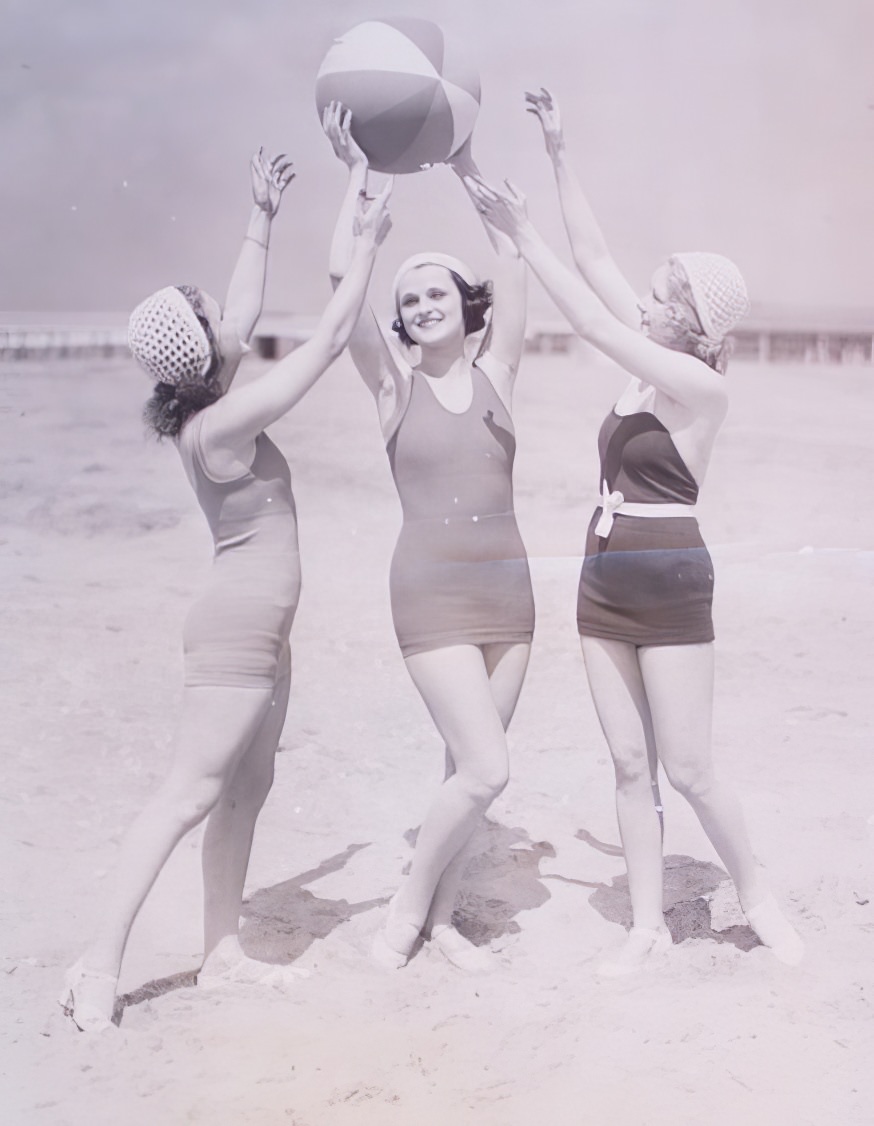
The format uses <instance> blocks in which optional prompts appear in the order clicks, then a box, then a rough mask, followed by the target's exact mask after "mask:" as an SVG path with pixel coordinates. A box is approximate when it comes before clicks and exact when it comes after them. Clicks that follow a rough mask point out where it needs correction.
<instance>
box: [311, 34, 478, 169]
mask: <svg viewBox="0 0 874 1126" xmlns="http://www.w3.org/2000/svg"><path fill="white" fill-rule="evenodd" d="M479 99H480V85H479V77H478V75H477V73H476V71H475V70H474V69H473V68H472V67H471V65H470V64H469V63H468V62H467V61H466V59H465V58H464V54H463V52H459V51H458V50H457V49H456V48H455V47H454V46H453V45H452V44H451V43H450V42H449V41H448V40H446V39H445V37H444V35H443V32H442V31H441V29H440V28H439V27H438V26H437V25H436V24H433V23H431V22H430V21H429V20H422V19H417V18H414V17H412V16H392V17H390V18H387V19H378V20H368V21H367V22H366V23H361V24H358V25H357V26H356V27H353V28H352V29H351V31H347V32H346V34H345V35H341V36H340V38H339V39H337V40H335V41H334V45H333V46H332V47H331V49H330V50H329V51H328V53H327V55H326V56H325V60H324V62H323V63H322V66H321V69H320V70H319V73H318V76H317V77H316V105H317V106H318V110H319V114H320V115H321V114H322V112H323V110H324V108H325V106H327V105H328V103H329V102H332V101H338V102H342V103H343V105H344V106H346V107H348V109H350V110H351V111H352V136H353V137H354V138H355V140H356V141H357V142H358V144H359V145H360V146H361V148H362V149H363V150H364V152H365V153H366V154H367V158H368V161H369V163H370V166H371V168H374V169H375V170H376V171H377V172H391V173H395V172H418V171H420V170H421V169H422V168H423V167H427V166H428V165H430V164H438V163H440V162H441V161H445V160H446V159H447V158H448V157H450V156H452V155H453V154H454V153H456V152H457V151H458V150H459V149H460V148H461V146H462V145H463V144H464V142H465V141H466V140H467V138H468V137H469V136H470V134H471V132H472V131H473V126H474V123H475V121H476V115H477V112H478V111H479Z"/></svg>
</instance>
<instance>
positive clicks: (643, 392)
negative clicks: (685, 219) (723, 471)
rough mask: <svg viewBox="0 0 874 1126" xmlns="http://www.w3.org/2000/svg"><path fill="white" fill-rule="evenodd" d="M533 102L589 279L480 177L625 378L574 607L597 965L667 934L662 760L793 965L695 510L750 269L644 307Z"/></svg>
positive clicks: (765, 932)
mask: <svg viewBox="0 0 874 1126" xmlns="http://www.w3.org/2000/svg"><path fill="white" fill-rule="evenodd" d="M526 97H527V100H528V102H529V108H530V110H531V111H532V112H533V113H535V114H536V116H537V117H538V119H539V120H540V123H541V126H542V127H543V132H544V137H545V140H546V147H547V151H548V152H549V154H550V156H551V158H552V161H553V166H554V170H555V176H556V181H557V185H558V190H559V197H560V200H561V207H562V213H563V217H564V221H565V226H566V228H567V231H568V235H569V238H570V243H571V248H572V252H573V256H574V259H575V261H576V264H577V267H578V269H579V271H580V273H581V274H582V276H583V278H584V279H585V282H588V286H587V285H586V284H584V282H583V281H582V280H581V279H580V277H578V276H577V275H576V274H574V273H573V272H572V271H571V270H569V269H567V268H566V267H564V266H563V265H562V264H561V263H560V262H559V260H558V259H557V258H556V256H555V255H554V254H553V253H552V251H551V250H550V249H549V248H548V247H547V246H546V245H545V244H544V243H543V241H542V239H541V238H540V237H539V235H538V234H537V232H536V231H535V230H534V228H533V227H532V225H531V223H530V221H529V220H528V217H527V215H526V211H525V205H524V198H523V197H522V196H521V195H520V194H519V193H518V192H516V191H515V189H511V190H510V191H509V192H508V193H504V192H499V191H497V190H495V189H494V188H491V187H489V186H488V185H486V184H484V183H483V182H482V181H479V182H471V183H470V184H469V187H470V188H471V190H472V192H473V194H474V196H475V198H476V199H477V200H478V203H479V205H480V206H481V207H482V208H483V209H484V212H485V215H486V217H487V218H488V220H489V222H491V223H492V224H493V225H494V226H495V227H496V228H497V230H499V231H501V232H503V233H504V234H506V235H507V236H508V237H510V238H511V239H512V240H513V242H514V244H515V245H516V247H517V248H518V249H519V252H520V254H521V255H522V257H523V258H525V260H526V261H527V262H528V264H529V265H530V266H531V268H532V269H533V270H534V272H535V273H536V274H537V275H538V277H539V278H540V280H541V282H542V283H543V284H544V286H545V287H546V289H547V291H548V292H549V293H550V295H551V296H552V298H553V300H554V301H555V302H556V304H557V305H558V306H559V308H560V309H561V310H562V312H563V313H564V314H565V316H566V317H567V318H568V320H569V321H570V323H571V325H572V326H573V328H574V329H575V330H576V331H577V332H578V333H579V334H580V336H582V337H583V338H584V339H586V340H587V341H589V342H590V343H591V344H593V345H594V346H595V347H597V348H598V349H600V350H601V351H602V352H604V353H605V355H607V356H609V357H610V358H611V359H612V360H614V361H615V362H616V363H618V364H619V365H621V366H622V367H623V368H625V370H626V371H627V372H628V373H629V374H630V376H631V382H630V384H629V385H628V387H627V388H626V390H625V391H624V392H623V393H622V395H621V396H620V398H619V401H618V402H617V403H616V405H615V407H614V409H613V411H612V412H611V413H610V415H608V417H607V419H606V420H605V422H604V425H603V426H602V428H601V433H600V435H599V450H600V455H601V494H602V503H601V506H600V507H599V508H598V509H597V510H596V512H595V515H594V517H593V519H592V523H591V525H590V527H589V531H588V535H587V538H586V554H585V560H584V562H583V568H582V574H581V576H580V587H579V600H578V607H577V619H578V623H579V631H580V636H581V641H582V649H583V656H584V658H585V662H586V671H587V673H588V679H589V685H590V688H591V691H592V697H593V699H594V702H595V706H596V709H597V712H598V716H599V719H600V721H601V725H602V727H603V730H604V734H605V736H606V738H607V742H608V744H609V746H610V751H611V754H612V756H613V763H614V768H615V772H616V787H617V788H616V804H617V811H618V815H619V828H620V833H621V836H622V844H623V848H624V851H625V859H626V864H627V866H628V883H629V891H630V895H631V903H632V912H633V926H632V929H631V932H630V934H629V936H628V939H627V942H626V944H625V946H624V947H623V949H622V950H621V951H620V952H619V953H618V955H617V956H616V957H615V958H612V959H611V960H609V961H607V962H605V963H604V964H603V965H602V966H601V967H600V969H601V972H602V973H605V974H608V975H618V974H624V973H629V972H632V971H634V970H635V969H637V968H639V967H640V966H642V965H643V964H645V963H646V962H647V961H649V960H650V959H652V958H653V957H654V956H656V955H658V954H660V953H663V952H664V951H665V950H666V949H667V947H668V946H669V945H670V942H671V939H670V934H669V933H668V930H667V928H666V926H665V922H664V915H663V906H662V834H661V825H660V817H659V813H660V806H659V800H658V788H657V784H656V779H657V765H658V762H661V764H662V766H663V767H664V770H665V773H666V774H667V777H668V779H669V781H670V782H671V784H672V785H673V786H674V788H675V789H677V790H678V791H679V792H680V793H681V794H683V796H684V797H686V798H687V800H688V801H689V802H690V804H691V805H692V808H693V809H694V810H695V813H696V814H697V815H698V818H699V820H700V822H701V824H702V826H703V828H704V830H705V832H706V833H707V835H708V837H709V838H710V840H711V841H712V843H713V845H714V847H715V848H716V851H717V852H718V854H719V856H720V857H721V859H722V861H723V863H724V864H725V866H726V868H727V869H728V871H729V873H730V874H731V876H732V878H733V880H734V882H735V885H736V887H737V891H738V896H739V898H740V902H741V906H742V907H743V909H744V911H745V913H746V916H747V919H748V920H749V923H750V925H751V926H752V928H753V929H754V930H755V931H756V933H757V934H758V936H759V938H760V939H761V941H762V942H763V943H764V945H766V946H768V947H770V948H771V950H772V951H773V953H774V954H775V955H776V956H777V957H778V958H780V959H781V960H782V961H784V962H787V963H790V964H794V963H796V962H798V961H799V960H800V959H801V956H802V950H803V948H802V945H801V940H800V939H799V937H798V935H797V934H796V932H795V931H794V929H793V928H792V926H791V925H790V924H789V922H788V921H787V920H786V918H785V917H784V916H783V914H782V912H781V911H780V909H779V907H778V906H777V904H776V902H775V901H774V898H773V896H771V894H770V892H769V891H768V887H767V883H766V881H765V878H764V874H763V872H762V870H761V869H760V868H759V867H758V865H757V864H756V862H755V860H754V857H753V853H752V849H751V847H750V843H749V840H748V837H747V832H746V828H745V826H744V821H743V816H742V813H741V809H740V806H739V804H738V802H737V800H736V798H735V796H734V794H733V793H732V792H731V791H730V790H729V788H728V787H726V786H725V785H724V784H723V783H722V782H720V781H719V780H718V779H717V777H716V776H715V774H714V769H713V763H712V759H711V749H710V738H711V718H712V702H713V626H712V620H711V613H710V607H711V599H712V590H713V567H712V563H711V560H710V556H709V555H708V552H707V549H706V547H705V546H704V543H703V541H702V539H701V536H700V532H699V530H698V524H697V521H696V519H695V517H694V505H695V502H696V499H697V496H698V488H699V486H700V484H701V483H702V481H703V480H704V476H705V473H706V471H707V465H708V462H709V460H710V455H711V452H712V449H713V442H714V439H715V438H716V434H717V432H718V430H719V428H720V426H721V424H722V421H723V419H724V417H725V413H726V409H727V388H726V383H725V380H724V378H723V372H724V370H725V361H726V346H725V337H726V334H727V333H728V332H729V331H730V330H731V328H732V327H733V326H734V325H735V324H736V323H737V321H738V320H739V319H740V318H741V317H742V316H743V315H744V314H745V312H746V311H747V308H748V300H747V295H746V289H745V287H744V284H743V279H742V278H741V276H740V274H739V273H738V271H737V268H736V267H735V266H734V265H733V263H731V262H729V261H728V259H725V258H722V257H721V256H719V255H715V254H702V253H690V254H677V255H674V256H673V257H672V258H670V259H669V260H668V262H667V263H666V264H665V265H663V266H661V267H660V268H659V269H658V270H657V271H656V273H655V274H654V276H653V279H652V290H651V292H650V293H649V294H648V295H647V297H645V298H644V299H643V301H642V302H641V303H640V304H638V301H637V298H636V297H635V295H634V292H633V291H632V289H631V287H630V286H629V284H628V282H627V281H626V280H625V278H624V277H623V276H622V275H621V273H620V272H619V270H618V268H617V266H616V263H615V262H614V260H613V258H612V257H611V255H610V254H609V252H608V250H607V248H606V245H605V243H604V239H603V236H602V235H601V232H600V230H599V228H598V226H597V223H596V222H595V220H594V217H593V216H592V213H591V211H590V209H589V207H588V204H587V202H586V200H585V198H584V196H583V193H582V190H581V188H580V186H579V183H578V182H577V180H576V178H575V177H574V175H573V173H572V172H571V171H570V169H569V167H568V165H567V163H566V162H565V158H564V140H563V137H562V132H561V126H560V121H559V113H558V108H557V106H556V105H555V103H554V102H553V100H552V98H551V96H550V95H549V93H548V92H547V91H545V90H544V91H543V93H542V94H528V95H527V96H526ZM589 287H591V289H590V288H589ZM593 291H594V292H593ZM641 327H642V328H643V334H641V332H640V328H641ZM654 799H655V800H654Z"/></svg>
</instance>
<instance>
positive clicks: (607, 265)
mask: <svg viewBox="0 0 874 1126" xmlns="http://www.w3.org/2000/svg"><path fill="white" fill-rule="evenodd" d="M525 101H526V102H528V112H529V113H532V114H534V116H535V117H536V118H537V120H538V121H539V122H540V127H541V129H542V130H543V140H544V143H545V145H546V152H547V154H548V156H549V159H550V160H551V161H552V169H553V172H554V173H555V182H556V186H557V187H558V198H559V202H560V204H561V214H562V218H563V219H564V225H565V230H566V231H567V235H568V240H569V242H570V246H571V253H572V254H573V258H574V262H576V265H577V269H578V270H579V271H580V273H581V274H582V275H583V277H584V278H585V279H586V281H587V282H588V283H589V285H590V286H591V287H592V289H593V290H594V291H595V293H596V294H597V295H598V297H600V299H601V300H602V301H603V302H604V304H605V305H606V306H607V308H608V309H609V310H610V311H611V313H613V314H614V316H616V317H618V318H619V320H620V321H622V323H623V324H626V325H628V327H629V328H640V310H639V308H638V305H637V296H636V294H635V292H634V290H633V288H632V286H631V285H630V283H629V282H628V280H627V279H626V277H625V275H624V274H623V273H622V272H621V271H620V269H619V267H618V266H617V265H616V262H615V260H614V258H613V255H612V254H611V253H610V251H609V250H608V248H607V242H606V240H605V238H604V235H603V233H602V232H601V228H600V227H599V226H598V222H597V220H596V219H595V216H594V214H593V212H592V209H591V207H590V206H589V201H588V200H587V199H586V196H585V193H584V192H583V189H582V186H581V185H580V182H579V180H578V179H577V176H576V173H575V172H574V170H573V169H572V168H571V166H570V164H569V163H568V160H567V153H566V148H565V140H564V132H563V130H562V126H561V111H560V109H559V106H558V103H557V102H556V101H555V99H554V98H553V96H552V95H551V94H550V92H549V91H548V90H547V89H545V87H541V92H540V93H539V94H530V93H526V95H525Z"/></svg>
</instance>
